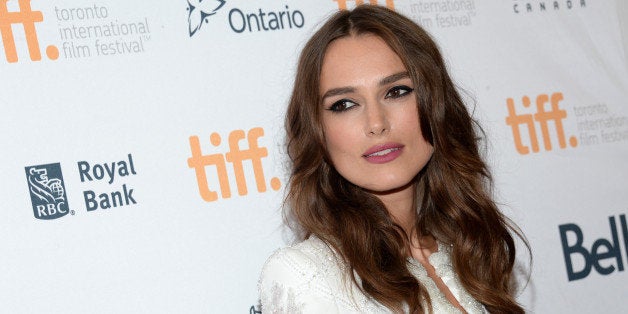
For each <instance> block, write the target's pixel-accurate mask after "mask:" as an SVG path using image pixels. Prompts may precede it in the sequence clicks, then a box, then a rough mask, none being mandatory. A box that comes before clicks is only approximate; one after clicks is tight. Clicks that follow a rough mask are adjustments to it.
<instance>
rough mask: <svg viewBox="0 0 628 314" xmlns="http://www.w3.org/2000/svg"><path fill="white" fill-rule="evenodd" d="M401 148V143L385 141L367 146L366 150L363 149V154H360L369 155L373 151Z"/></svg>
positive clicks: (373, 152)
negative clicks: (384, 142)
mask: <svg viewBox="0 0 628 314" xmlns="http://www.w3.org/2000/svg"><path fill="white" fill-rule="evenodd" d="M402 148H403V145H401V144H398V143H386V144H381V145H375V146H373V147H371V148H369V149H368V150H367V151H365V152H364V154H362V156H364V157H369V155H373V154H375V153H379V152H382V151H385V150H387V149H392V150H400V149H402Z"/></svg>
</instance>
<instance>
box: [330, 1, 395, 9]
mask: <svg viewBox="0 0 628 314" xmlns="http://www.w3.org/2000/svg"><path fill="white" fill-rule="evenodd" d="M334 1H335V2H338V9H340V10H346V9H347V2H355V5H361V4H364V0H334ZM368 2H369V4H373V5H377V3H378V1H377V0H368ZM386 6H387V7H388V8H389V9H392V10H394V9H395V1H394V0H386Z"/></svg>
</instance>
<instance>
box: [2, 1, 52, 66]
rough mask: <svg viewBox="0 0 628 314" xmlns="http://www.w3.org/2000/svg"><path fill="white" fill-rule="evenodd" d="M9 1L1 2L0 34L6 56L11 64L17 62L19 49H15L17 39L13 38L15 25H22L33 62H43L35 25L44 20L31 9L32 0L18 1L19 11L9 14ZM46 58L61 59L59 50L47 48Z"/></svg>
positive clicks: (39, 13)
mask: <svg viewBox="0 0 628 314" xmlns="http://www.w3.org/2000/svg"><path fill="white" fill-rule="evenodd" d="M7 2H8V0H0V34H1V35H2V44H3V46H4V54H5V56H6V59H7V61H8V62H9V63H14V62H17V59H18V58H17V48H16V47H15V38H14V37H13V25H14V24H15V25H22V28H23V29H24V34H25V35H26V45H27V46H28V53H29V54H30V57H31V60H33V61H39V60H41V51H40V49H39V40H38V39H37V30H36V29H35V23H37V22H41V21H43V20H44V17H43V15H42V14H41V12H40V11H33V10H32V9H31V1H30V0H18V5H19V10H18V11H15V12H9V10H8V7H7ZM46 56H48V58H49V59H50V60H57V58H59V49H58V48H57V47H56V46H54V45H50V46H48V47H46Z"/></svg>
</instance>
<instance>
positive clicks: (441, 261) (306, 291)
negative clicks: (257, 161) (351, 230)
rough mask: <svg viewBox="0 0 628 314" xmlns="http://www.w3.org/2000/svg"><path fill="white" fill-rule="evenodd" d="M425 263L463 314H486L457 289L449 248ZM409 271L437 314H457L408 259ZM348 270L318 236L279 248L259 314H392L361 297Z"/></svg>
mask: <svg viewBox="0 0 628 314" xmlns="http://www.w3.org/2000/svg"><path fill="white" fill-rule="evenodd" d="M429 262H430V264H431V265H432V266H434V268H435V269H436V274H437V275H438V276H439V277H440V278H441V279H442V280H443V282H444V283H445V284H446V285H447V287H448V288H449V290H450V291H451V293H452V294H453V295H454V296H455V297H456V300H458V302H459V303H460V305H461V306H462V307H463V308H464V309H465V311H466V312H467V313H469V314H476V313H488V312H487V311H486V309H485V308H484V307H483V306H482V304H480V303H479V302H477V301H476V300H475V299H473V298H472V297H471V296H470V295H469V294H468V293H467V292H466V291H465V290H464V288H463V287H462V285H461V284H460V282H459V280H458V276H457V275H456V273H455V272H454V271H453V268H452V266H451V260H450V249H449V247H447V246H445V245H441V244H439V247H438V252H435V253H433V254H432V255H430V257H429ZM408 269H409V270H410V272H411V273H412V274H413V275H414V276H415V277H416V278H417V279H418V281H419V282H420V283H421V284H422V285H423V286H424V287H425V288H426V290H427V291H428V293H429V295H430V298H431V300H432V308H433V312H434V313H435V314H440V313H447V314H449V313H460V311H459V310H458V309H457V308H455V307H454V306H453V305H451V303H450V302H449V301H448V300H447V298H446V297H445V295H444V294H443V293H442V292H441V291H440V290H439V289H438V288H437V287H436V284H435V283H434V281H433V280H432V279H431V278H429V277H428V275H427V272H426V271H425V268H423V266H422V265H421V264H420V263H419V262H417V261H416V260H415V259H413V258H408ZM348 271H349V270H348V267H347V266H346V265H345V263H344V262H343V261H342V259H341V258H340V257H338V256H337V255H336V254H334V251H333V250H332V249H331V248H330V247H328V246H327V245H326V244H325V243H324V242H323V241H322V240H320V239H319V238H317V237H310V238H309V239H307V240H305V241H303V242H301V243H299V244H296V245H294V246H292V247H287V248H283V249H280V250H278V251H276V252H275V253H274V254H273V255H272V256H270V257H269V258H268V260H267V261H266V264H265V265H264V268H263V270H262V273H261V276H260V280H259V293H260V302H261V310H262V313H264V314H271V313H291V314H293V313H325V314H332V313H343V314H344V313H391V311H390V310H389V309H388V308H386V307H384V306H383V305H381V304H380V303H378V302H377V301H375V300H373V299H372V298H370V297H368V296H367V295H365V294H364V293H362V292H361V291H360V289H359V288H358V286H356V284H355V283H353V281H352V280H351V278H350V276H349V273H348ZM356 277H357V276H356ZM358 282H359V278H358Z"/></svg>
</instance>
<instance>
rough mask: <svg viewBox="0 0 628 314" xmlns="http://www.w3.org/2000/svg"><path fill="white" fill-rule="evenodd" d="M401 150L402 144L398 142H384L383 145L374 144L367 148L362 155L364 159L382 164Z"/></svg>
mask: <svg viewBox="0 0 628 314" xmlns="http://www.w3.org/2000/svg"><path fill="white" fill-rule="evenodd" d="M402 150H403V145H401V144H398V143H386V144H383V145H375V146H373V147H371V148H369V149H368V150H367V151H366V152H364V154H362V157H364V158H366V161H368V162H370V163H374V164H384V163H387V162H391V161H393V160H395V159H397V157H399V155H401V152H402Z"/></svg>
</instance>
